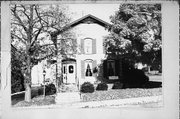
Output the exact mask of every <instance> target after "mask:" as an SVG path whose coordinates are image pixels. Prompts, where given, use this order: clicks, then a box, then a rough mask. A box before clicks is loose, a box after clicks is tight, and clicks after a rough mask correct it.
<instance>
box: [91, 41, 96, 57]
mask: <svg viewBox="0 0 180 119" xmlns="http://www.w3.org/2000/svg"><path fill="white" fill-rule="evenodd" d="M92 53H93V54H96V39H92Z"/></svg>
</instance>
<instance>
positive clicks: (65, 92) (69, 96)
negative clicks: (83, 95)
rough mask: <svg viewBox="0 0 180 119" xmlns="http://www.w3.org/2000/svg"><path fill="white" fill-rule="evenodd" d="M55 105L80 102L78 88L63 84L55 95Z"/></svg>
mask: <svg viewBox="0 0 180 119" xmlns="http://www.w3.org/2000/svg"><path fill="white" fill-rule="evenodd" d="M55 101H56V104H62V103H73V102H79V101H80V93H79V91H78V87H77V86H76V85H74V84H69V85H66V84H63V85H62V86H61V87H60V92H59V93H57V95H56V99H55Z"/></svg>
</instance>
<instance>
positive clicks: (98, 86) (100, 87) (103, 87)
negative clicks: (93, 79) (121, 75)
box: [96, 82, 108, 90]
mask: <svg viewBox="0 0 180 119" xmlns="http://www.w3.org/2000/svg"><path fill="white" fill-rule="evenodd" d="M107 89H108V85H107V84H106V83H104V82H102V83H99V84H98V85H97V87H96V90H107Z"/></svg>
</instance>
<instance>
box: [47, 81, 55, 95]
mask: <svg viewBox="0 0 180 119" xmlns="http://www.w3.org/2000/svg"><path fill="white" fill-rule="evenodd" d="M45 90H46V95H53V94H55V93H56V87H55V85H54V84H52V83H51V84H48V85H47V86H46V89H45Z"/></svg>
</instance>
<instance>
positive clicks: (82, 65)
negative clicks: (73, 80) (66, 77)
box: [81, 60, 85, 78]
mask: <svg viewBox="0 0 180 119" xmlns="http://www.w3.org/2000/svg"><path fill="white" fill-rule="evenodd" d="M81 78H85V62H84V61H83V60H81Z"/></svg>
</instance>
